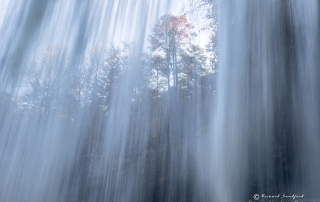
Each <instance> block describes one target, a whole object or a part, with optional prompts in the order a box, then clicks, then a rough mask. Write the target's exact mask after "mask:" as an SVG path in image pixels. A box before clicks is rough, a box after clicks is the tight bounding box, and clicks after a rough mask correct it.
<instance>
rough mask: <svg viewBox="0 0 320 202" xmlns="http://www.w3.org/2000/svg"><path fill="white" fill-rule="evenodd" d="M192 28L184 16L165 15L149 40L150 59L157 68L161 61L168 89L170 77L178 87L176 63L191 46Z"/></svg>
mask: <svg viewBox="0 0 320 202" xmlns="http://www.w3.org/2000/svg"><path fill="white" fill-rule="evenodd" d="M192 28H193V26H192V25H191V24H190V23H188V21H187V18H186V16H184V15H182V16H173V15H170V14H166V15H164V16H162V17H161V18H160V20H159V21H158V22H157V23H156V25H155V26H154V28H153V31H152V34H151V36H150V38H149V40H150V43H151V47H150V49H151V51H152V57H153V58H154V59H155V60H157V61H156V63H157V66H159V65H160V64H159V62H160V61H161V63H162V65H161V66H162V67H161V70H162V72H163V74H164V75H166V77H167V88H168V89H170V81H171V75H172V76H173V81H174V85H175V86H178V85H179V79H178V74H179V72H178V62H179V58H180V56H181V53H182V52H184V50H185V49H186V48H187V47H188V46H189V45H190V44H191V39H192V38H193V36H195V34H194V33H193V32H192Z"/></svg>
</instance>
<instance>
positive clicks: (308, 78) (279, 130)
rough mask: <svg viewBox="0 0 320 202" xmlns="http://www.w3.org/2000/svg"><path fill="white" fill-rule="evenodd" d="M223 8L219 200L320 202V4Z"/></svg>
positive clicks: (272, 3) (250, 4)
mask: <svg viewBox="0 0 320 202" xmlns="http://www.w3.org/2000/svg"><path fill="white" fill-rule="evenodd" d="M219 3H220V5H219V6H220V7H219V11H220V15H219V37H220V38H219V73H218V87H217V92H218V95H217V98H218V99H217V107H216V111H215V114H214V116H215V124H214V126H213V131H214V134H213V150H214V152H213V153H214V164H213V167H214V170H215V172H214V175H215V176H216V177H215V179H216V181H217V183H218V185H217V186H215V187H216V188H215V189H216V200H217V201H240V200H248V199H249V200H253V198H252V196H253V195H254V194H258V195H259V196H260V200H272V201H273V200H274V201H276V200H277V201H280V200H285V199H286V200H293V199H292V198H281V197H282V196H283V194H285V195H286V196H292V195H294V194H297V195H300V196H301V195H304V198H302V199H301V198H298V199H296V200H299V201H300V200H307V199H318V200H319V193H320V192H319V190H320V189H319V183H318V182H319V176H320V175H319V172H318V170H319V166H320V158H319V157H317V156H316V154H317V153H319V146H320V145H319V143H320V142H319V134H320V133H319V132H320V131H319V121H320V120H319V78H318V77H319V57H318V56H317V55H318V53H319V47H318V46H317V45H316V44H318V42H319V39H318V38H319V37H318V36H319V22H318V19H319V3H318V1H312V0H311V1H299V0H297V1H251V0H248V1H224V2H219ZM263 194H264V196H274V197H275V198H263V197H262V195H263ZM279 194H280V198H279V197H278V195H279Z"/></svg>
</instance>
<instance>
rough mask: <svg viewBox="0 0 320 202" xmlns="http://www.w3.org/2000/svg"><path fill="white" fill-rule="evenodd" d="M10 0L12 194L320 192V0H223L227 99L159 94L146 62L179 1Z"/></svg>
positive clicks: (2, 79)
mask: <svg viewBox="0 0 320 202" xmlns="http://www.w3.org/2000/svg"><path fill="white" fill-rule="evenodd" d="M1 3H3V5H4V6H3V7H2V9H3V12H2V14H1V15H0V25H1V32H0V38H1V40H0V47H2V48H1V49H0V90H1V100H0V103H1V106H0V170H1V172H0V201H4V202H23V201H25V202H30V201H35V202H43V201H52V202H55V201H246V200H248V199H252V196H253V195H254V194H259V195H260V196H261V195H262V194H268V195H277V194H281V195H282V194H286V195H292V194H298V195H302V194H304V195H305V199H320V195H319V193H320V192H319V190H320V187H319V183H318V182H319V180H320V174H319V170H320V169H319V167H320V159H319V157H318V153H319V146H320V145H319V144H320V142H319V134H320V131H319V130H320V129H319V122H320V117H319V115H320V114H319V103H320V102H319V101H320V100H319V99H320V97H319V96H320V95H319V92H320V91H319V90H320V89H319V86H320V83H319V73H320V72H319V67H318V64H319V62H320V61H319V56H318V53H319V47H318V46H317V44H319V39H318V38H319V37H318V36H319V25H318V24H319V22H318V18H319V16H318V15H319V12H318V10H319V3H318V1H316V0H308V1H305V0H304V1H302V0H294V1H293V0H292V1H272V0H265V1H254V0H242V1H219V4H218V5H219V7H218V12H219V24H218V28H219V32H218V36H219V37H218V44H219V66H218V71H217V72H218V73H217V78H218V80H217V81H218V82H217V87H216V92H217V96H216V97H215V98H214V99H213V98H212V97H211V96H209V95H207V93H208V92H209V91H210V90H209V91H208V90H207V91H206V90H203V89H202V88H197V91H196V92H195V93H194V95H193V97H192V99H190V101H188V102H185V99H183V98H182V96H183V95H181V94H179V93H177V92H178V91H176V90H175V89H174V88H173V87H172V90H171V91H168V92H167V93H164V94H163V97H162V98H161V99H158V101H154V100H153V99H151V98H150V97H151V95H152V96H154V95H153V94H152V93H153V92H151V91H150V90H149V89H148V86H147V85H144V84H141V81H142V80H143V75H144V73H145V72H144V69H142V68H140V67H142V66H143V64H142V63H143V62H141V60H139V59H137V58H141V57H142V55H143V51H145V50H146V49H147V46H148V45H147V38H148V35H149V33H150V30H151V29H152V26H153V25H154V24H155V22H156V20H157V19H159V17H161V16H162V15H163V14H165V13H173V14H176V15H177V14H178V13H179V9H180V5H181V3H180V2H179V3H178V2H173V1H171V2H170V1H160V0H159V1H156V0H154V1H144V0H127V1H122V0H114V1H111V0H110V1H109V0H108V1H101V0H91V1H89V0H81V1H80V0H70V1H62V0H46V1H44V0H29V1H22V0H13V1H10V3H9V1H3V2H1ZM197 40H198V41H202V40H200V39H197ZM121 42H133V45H132V46H133V50H132V51H131V52H130V51H128V52H130V53H127V52H126V51H125V50H126V49H125V48H123V49H122V52H121V54H119V55H117V56H118V57H123V58H124V59H123V60H124V62H123V63H126V64H127V65H125V64H122V65H123V66H126V67H127V68H128V70H127V71H126V73H124V74H123V75H122V76H121V78H119V79H118V80H117V79H114V80H115V81H113V82H114V85H115V86H116V87H114V88H113V89H111V90H110V91H108V93H109V94H108V95H106V96H107V98H106V97H103V96H100V95H101V94H99V93H101V92H103V91H106V89H103V90H101V89H100V87H101V86H103V85H100V84H101V82H112V81H111V80H110V78H108V79H109V80H108V79H106V78H104V77H103V76H101V75H103V72H104V71H107V70H105V69H104V67H105V66H107V65H108V64H110V63H112V61H114V60H111V59H110V58H112V57H111V56H110V55H112V54H111V53H110V46H111V44H112V43H113V44H114V45H115V46H120V47H121V46H124V45H123V44H121ZM128 55H130V57H129V56H128ZM127 57H128V58H127ZM108 58H109V60H108V61H109V63H107V62H106V61H107V59H108ZM126 58H127V59H126ZM110 61H111V62H110ZM120 66H121V65H120ZM146 66H147V67H149V66H150V64H148V63H147V65H146ZM120 69H121V68H120ZM108 71H109V70H108ZM109 74H111V73H110V72H109V73H108V75H109ZM114 78H116V77H114ZM104 79H105V80H104ZM89 81H90V82H89ZM195 81H199V82H200V81H201V82H202V81H203V80H201V79H199V78H195ZM142 83H143V82H142ZM211 86H214V85H213V81H212V80H209V82H208V81H203V86H201V87H203V88H204V89H205V88H206V87H208V88H211ZM137 89H138V90H137ZM200 89H201V90H200ZM179 92H180V91H179ZM210 92H211V91H210ZM203 94H205V95H203ZM26 95H28V97H27V98H26V97H25V96H26ZM101 100H103V101H101ZM156 100H157V99H156ZM101 103H102V104H101ZM98 104H101V105H99V107H97V105H98ZM213 106H214V109H213ZM211 117H213V119H212V120H211Z"/></svg>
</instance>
